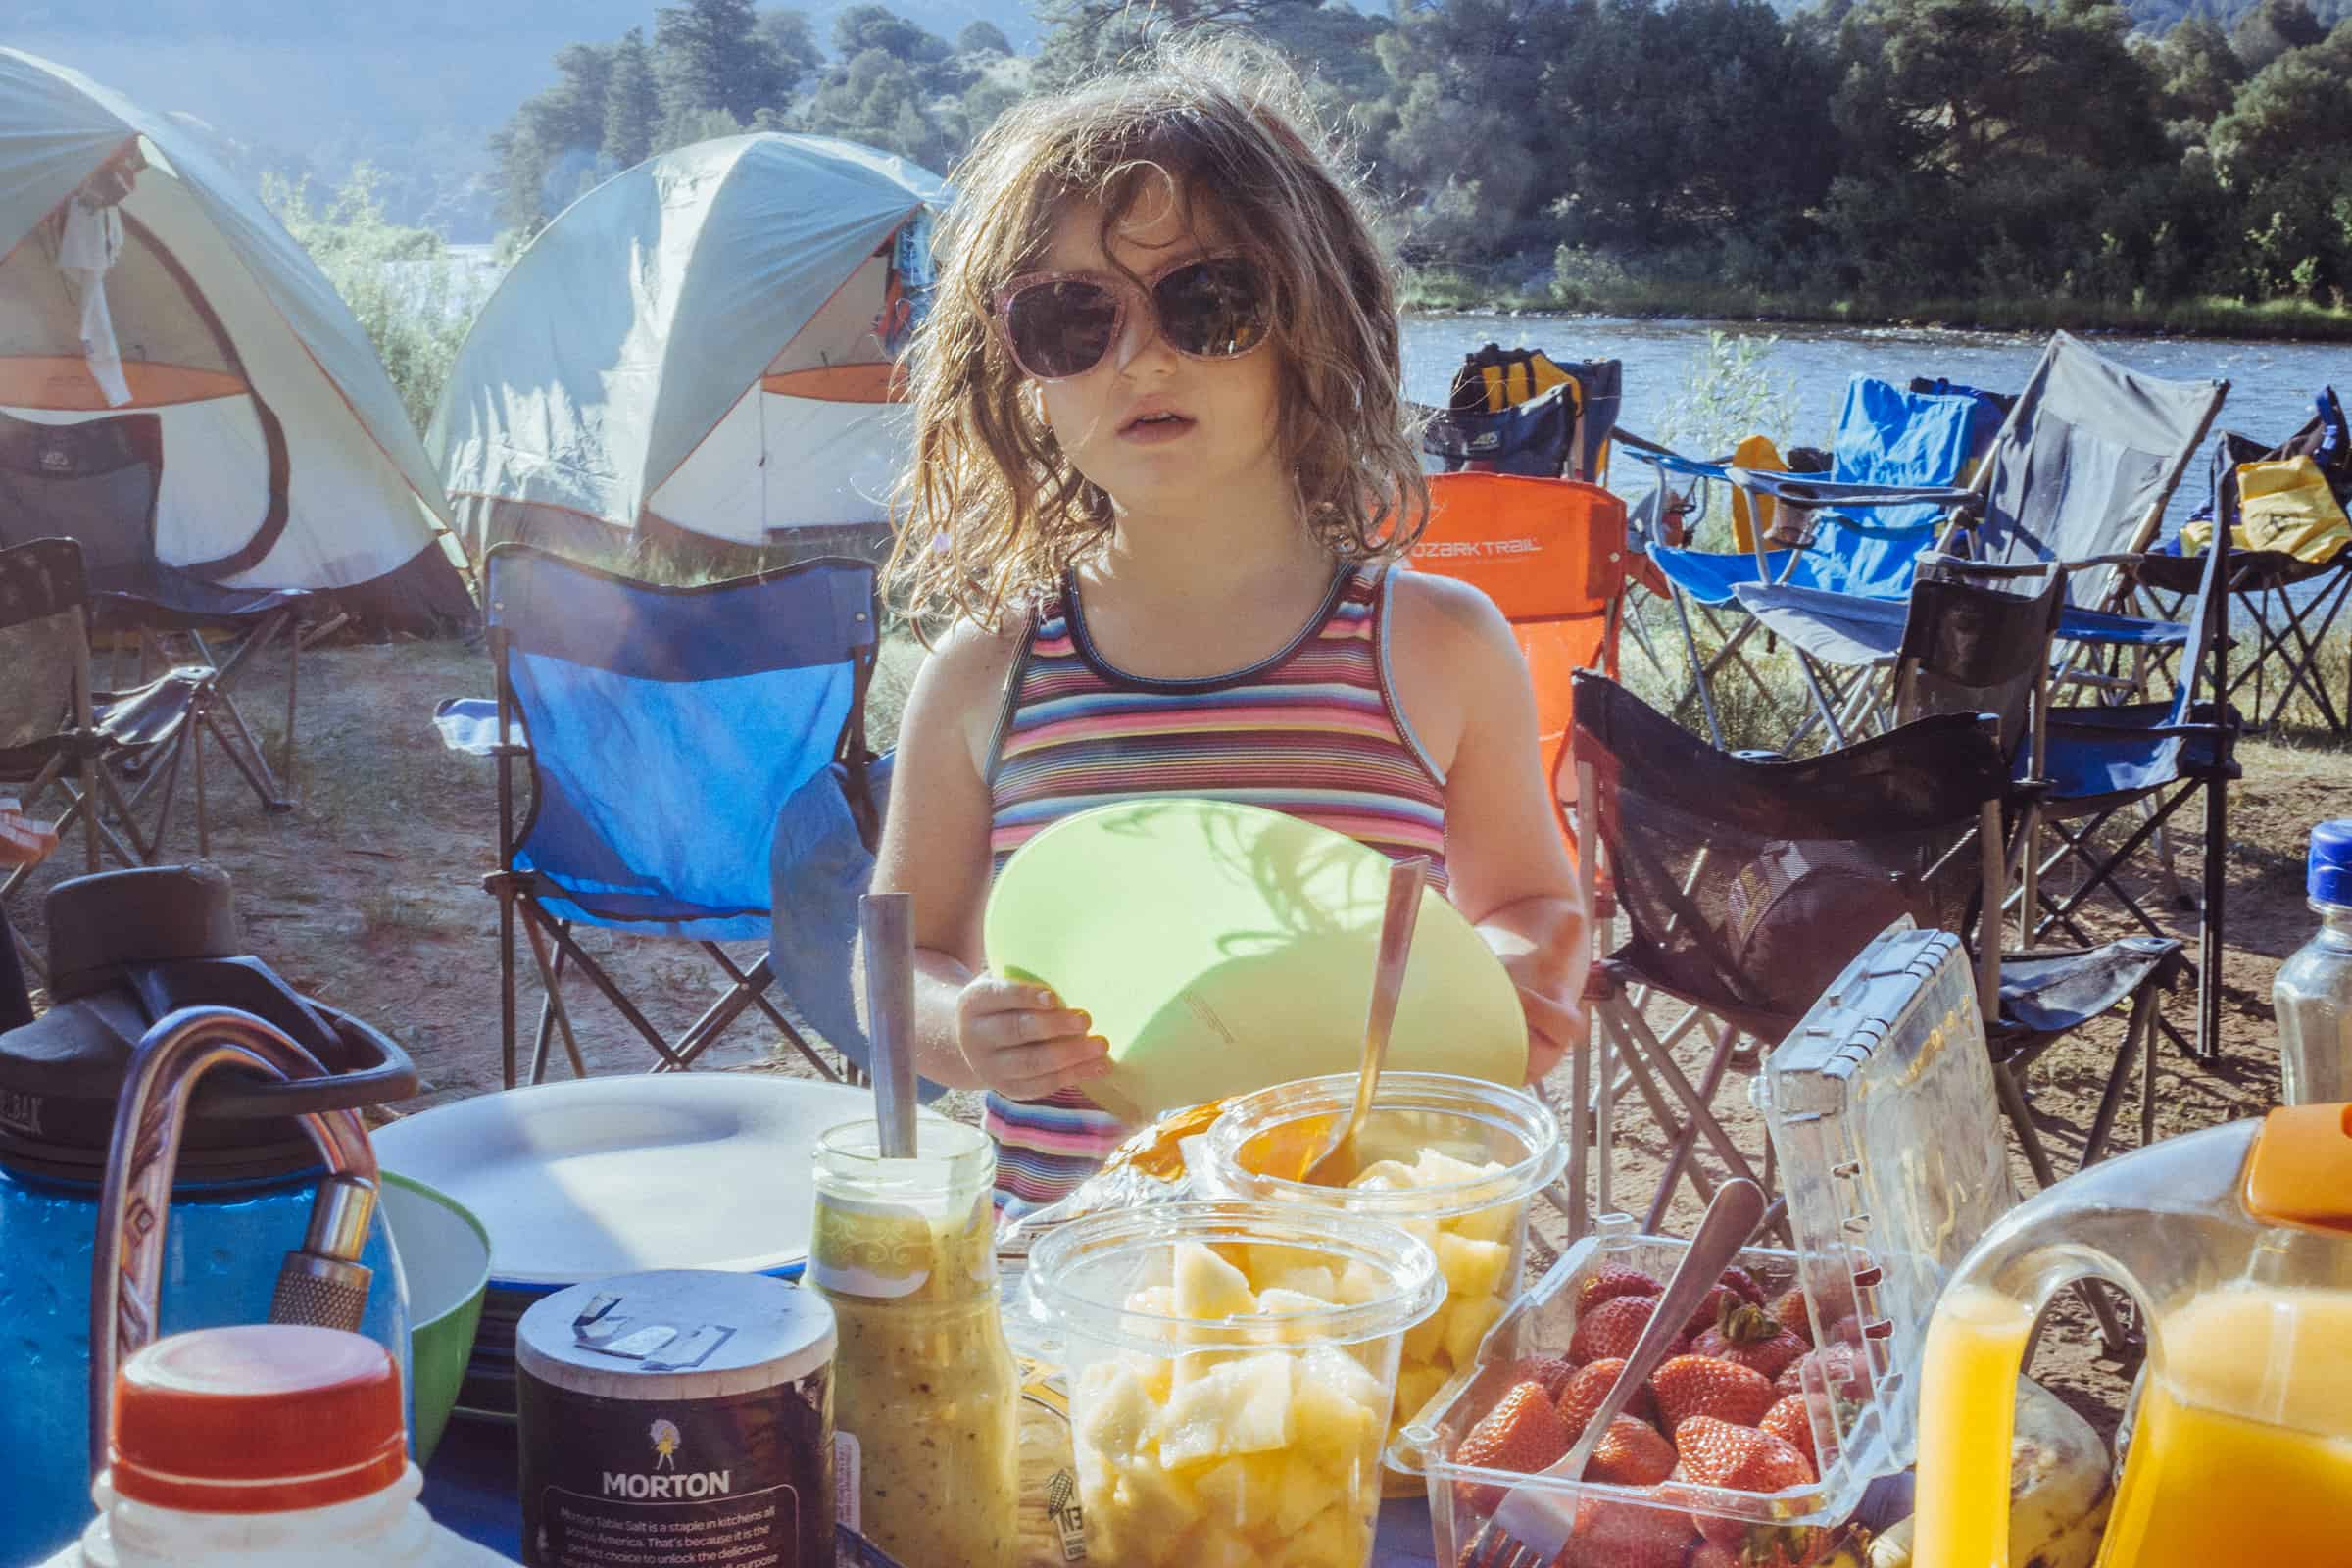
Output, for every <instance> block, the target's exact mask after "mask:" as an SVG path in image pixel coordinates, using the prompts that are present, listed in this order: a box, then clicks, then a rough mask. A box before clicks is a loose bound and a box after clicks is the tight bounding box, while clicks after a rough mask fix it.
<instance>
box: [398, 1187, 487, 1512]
mask: <svg viewBox="0 0 2352 1568" xmlns="http://www.w3.org/2000/svg"><path fill="white" fill-rule="evenodd" d="M382 1201H383V1211H384V1224H385V1226H386V1227H387V1228H389V1229H390V1231H391V1232H392V1255H393V1256H394V1257H396V1258H398V1259H399V1261H400V1272H401V1277H402V1278H403V1279H404V1280H406V1281H407V1282H408V1288H409V1389H410V1393H411V1395H412V1396H413V1397H414V1399H415V1402H416V1411H417V1413H416V1422H417V1430H416V1432H415V1434H414V1436H415V1438H416V1440H417V1444H416V1446H417V1464H418V1466H420V1467H421V1466H423V1465H425V1464H427V1463H429V1462H430V1461H431V1459H432V1457H433V1449H434V1447H435V1446H438V1445H439V1444H440V1442H441V1433H442V1429H443V1428H445V1427H447V1426H448V1425H449V1412H450V1410H451V1409H452V1408H453V1407H455V1406H456V1404H457V1402H458V1385H459V1383H460V1382H462V1381H463V1380H464V1379H465V1376H466V1358H467V1357H469V1356H471V1355H472V1354H473V1332H474V1330H475V1329H476V1328H477V1327H479V1326H480V1324H481V1321H482V1293H483V1290H484V1288H485V1287H487V1286H488V1285H489V1283H490V1233H489V1232H488V1231H485V1230H483V1229H482V1222H481V1221H480V1220H478V1219H475V1218H474V1217H473V1215H472V1214H471V1213H470V1212H469V1211H468V1210H467V1209H466V1206H465V1205H464V1204H462V1203H460V1202H458V1201H457V1200H455V1199H453V1198H451V1197H449V1196H448V1195H447V1194H446V1193H438V1192H435V1191H434V1190H433V1189H432V1188H430V1187H427V1186H425V1185H424V1183H422V1182H418V1181H411V1180H410V1179H409V1178H408V1177H406V1176H400V1175H395V1174H394V1173H393V1172H391V1171H385V1172H384V1173H383V1198H382Z"/></svg>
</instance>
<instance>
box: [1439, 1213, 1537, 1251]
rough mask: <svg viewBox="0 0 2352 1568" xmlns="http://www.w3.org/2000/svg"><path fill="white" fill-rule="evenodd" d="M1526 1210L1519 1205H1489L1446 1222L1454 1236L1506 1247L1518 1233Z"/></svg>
mask: <svg viewBox="0 0 2352 1568" xmlns="http://www.w3.org/2000/svg"><path fill="white" fill-rule="evenodd" d="M1526 1212H1527V1210H1526V1208H1525V1206H1524V1205H1523V1204H1520V1203H1489V1204H1488V1205H1487V1206H1486V1207H1484V1208H1474V1209H1472V1210H1471V1211H1470V1212H1469V1213H1467V1214H1456V1215H1454V1216H1453V1218H1451V1219H1449V1220H1447V1221H1446V1229H1447V1230H1449V1231H1451V1232H1453V1234H1454V1235H1456V1236H1459V1237H1461V1238H1463V1239H1464V1240H1465V1241H1472V1242H1495V1243H1498V1244H1502V1245H1506V1246H1507V1245H1508V1244H1509V1242H1510V1240H1511V1238H1512V1237H1513V1236H1514V1235H1516V1234H1517V1233H1518V1230H1519V1226H1520V1222H1521V1220H1522V1218H1523V1217H1524V1216H1525V1214H1526Z"/></svg>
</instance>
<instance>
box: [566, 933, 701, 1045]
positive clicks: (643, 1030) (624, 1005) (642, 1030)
mask: <svg viewBox="0 0 2352 1568" xmlns="http://www.w3.org/2000/svg"><path fill="white" fill-rule="evenodd" d="M526 917H527V916H526ZM548 935H549V937H551V938H552V939H553V940H554V942H555V944H556V946H557V947H559V948H561V949H563V950H564V952H565V953H568V954H570V955H571V961H572V962H573V963H575V964H577V965H578V966H579V969H580V972H581V973H582V974H584V975H586V976H587V977H588V982H589V984H591V985H593V986H595V987H596V989H597V990H599V991H601V992H603V993H604V997H605V1000H606V1001H607V1002H610V1003H611V1004H613V1008H614V1009H615V1010H616V1011H618V1012H619V1014H620V1015H621V1016H622V1017H623V1018H626V1019H627V1020H628V1021H629V1025H630V1027H631V1028H633V1029H635V1030H636V1031H637V1032H638V1034H640V1035H642V1036H644V1037H645V1043H646V1044H647V1045H649V1046H652V1047H653V1048H654V1051H655V1053H656V1054H658V1055H660V1056H661V1058H662V1062H663V1063H664V1064H665V1065H667V1066H668V1067H669V1068H670V1070H672V1071H673V1072H674V1071H677V1070H679V1069H681V1068H683V1067H684V1066H685V1065H686V1063H685V1062H683V1061H681V1060H679V1059H678V1054H677V1053H676V1052H675V1051H673V1050H672V1049H670V1044H669V1042H668V1041H666V1040H664V1039H662V1031H661V1030H659V1029H657V1028H655V1027H654V1026H653V1024H652V1023H651V1022H649V1021H648V1020H647V1018H646V1016H645V1014H644V1012H642V1011H641V1010H639V1008H638V1006H637V1004H635V1003H633V1002H631V1001H630V1000H629V999H628V997H627V995H626V994H625V993H623V992H622V991H621V989H620V987H618V986H616V985H614V984H613V977H612V976H611V975H608V974H607V973H605V971H604V967H603V966H602V965H601V964H599V963H598V962H597V961H596V960H595V959H594V958H592V957H590V956H588V953H587V950H585V949H583V948H582V947H581V946H580V945H579V943H578V942H576V941H574V940H573V939H572V935H571V933H570V932H568V931H566V930H564V927H563V926H561V925H558V926H556V927H555V928H554V929H553V930H551V931H549V932H548Z"/></svg>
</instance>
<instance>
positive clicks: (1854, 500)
mask: <svg viewBox="0 0 2352 1568" xmlns="http://www.w3.org/2000/svg"><path fill="white" fill-rule="evenodd" d="M1725 477H1726V478H1728V479H1729V480H1730V481H1731V482H1732V483H1733V484H1736V485H1738V486H1739V487H1740V489H1742V490H1751V491H1755V492H1757V493H1759V494H1762V495H1767V496H1770V497H1772V498H1773V499H1774V500H1776V501H1781V502H1785V503H1787V504H1788V505H1789V506H1792V507H1804V508H1820V507H1840V508H1844V507H1851V508H1858V509H1864V510H1867V509H1868V508H1871V507H1912V506H1918V505H1919V504H1920V503H1922V502H1929V503H1933V504H1935V505H1936V506H1946V507H1953V508H1974V507H1975V506H1976V505H1977V504H1978V502H1979V500H1980V497H1979V496H1978V494H1977V492H1976V491H1974V490H1964V489H1961V488H1959V487H1958V486H1956V485H1940V484H1939V485H1885V484H1849V483H1846V482H1844V481H1842V480H1838V479H1819V478H1814V477H1811V476H1809V475H1806V474H1800V473H1774V472H1771V471H1770V470H1768V469H1763V468H1742V467H1739V466H1732V467H1729V468H1727V469H1726V470H1725Z"/></svg>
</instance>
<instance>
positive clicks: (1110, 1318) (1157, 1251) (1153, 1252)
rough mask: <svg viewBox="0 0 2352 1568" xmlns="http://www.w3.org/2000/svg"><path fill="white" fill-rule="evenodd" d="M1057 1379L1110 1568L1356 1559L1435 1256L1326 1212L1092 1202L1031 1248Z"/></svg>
mask: <svg viewBox="0 0 2352 1568" xmlns="http://www.w3.org/2000/svg"><path fill="white" fill-rule="evenodd" d="M1024 1289H1025V1292H1026V1296H1027V1305H1028V1307H1029V1309H1030V1310H1031V1311H1032V1312H1033V1313H1035V1314H1037V1315H1038V1316H1040V1317H1042V1318H1044V1319H1046V1320H1048V1321H1050V1322H1052V1323H1053V1324H1054V1327H1055V1331H1056V1334H1057V1337H1058V1340H1059V1343H1060V1348H1061V1354H1062V1358H1063V1362H1064V1366H1065V1370H1066V1373H1067V1376H1068V1383H1069V1402H1070V1435H1071V1449H1072V1455H1073V1458H1074V1459H1075V1462H1076V1468H1077V1472H1078V1490H1079V1500H1080V1503H1081V1505H1082V1507H1083V1509H1084V1514H1085V1519H1086V1529H1087V1555H1088V1556H1089V1557H1090V1558H1093V1559H1098V1560H1101V1561H1103V1562H1109V1563H1117V1564H1120V1565H1121V1568H1178V1565H1181V1568H1245V1565H1248V1568H1365V1565H1366V1564H1368V1563H1369V1562H1370V1561H1371V1556H1372V1545H1373V1533H1374V1528H1375V1516H1376V1514H1377V1512H1378V1510H1379V1506H1380V1499H1381V1475H1382V1470H1381V1455H1382V1450H1383V1448H1384V1446H1385V1445H1386V1442H1387V1434H1388V1427H1389V1414H1390V1410H1391V1407H1392V1405H1393V1403H1394V1401H1395V1398H1396V1394H1397V1364H1398V1360H1399V1356H1400V1352H1401V1349H1402V1345H1403V1341H1404V1337H1405V1335H1406V1334H1407V1333H1408V1332H1410V1331H1411V1330H1412V1329H1413V1328H1414V1327H1415V1326H1416V1325H1418V1324H1420V1323H1423V1322H1425V1321H1427V1320H1428V1319H1429V1317H1430V1316H1431V1315H1432V1313H1433V1312H1434V1311H1435V1310H1436V1308H1437V1305H1438V1302H1439V1299H1440V1296H1441V1294H1442V1287H1441V1282H1440V1278H1439V1275H1438V1264H1437V1258H1436V1256H1435V1254H1434V1253H1433V1252H1432V1251H1431V1250H1430V1248H1429V1247H1428V1246H1427V1245H1426V1244H1424V1243H1423V1242H1421V1241H1419V1240H1417V1239H1415V1238H1414V1237H1412V1236H1409V1235H1407V1234H1405V1233H1404V1232H1403V1231H1400V1230H1398V1229H1397V1228H1396V1227H1394V1226H1391V1225H1386V1224H1382V1223H1379V1222H1376V1221H1369V1220H1364V1219H1360V1218H1357V1217H1356V1216H1353V1215H1350V1214H1347V1213H1343V1212H1339V1211H1336V1210H1316V1209H1308V1208H1302V1207H1297V1206H1292V1205H1275V1204H1268V1203H1260V1202H1243V1201H1185V1202H1176V1203H1165V1204H1155V1205H1152V1206H1151V1207H1148V1208H1140V1209H1129V1210H1124V1211H1109V1212H1103V1213H1095V1214H1089V1215H1086V1216H1083V1217H1081V1218H1078V1219H1074V1220H1072V1221H1070V1222H1068V1223H1067V1224H1064V1225H1061V1226H1058V1227H1056V1228H1055V1229H1054V1231H1053V1232H1052V1233H1051V1234H1049V1235H1048V1236H1046V1237H1044V1238H1043V1239H1041V1240H1040V1241H1039V1242H1038V1244H1037V1246H1036V1248H1035V1250H1033V1251H1032V1253H1031V1254H1030V1259H1029V1266H1028V1270H1027V1274H1026V1276H1025V1284H1024Z"/></svg>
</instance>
